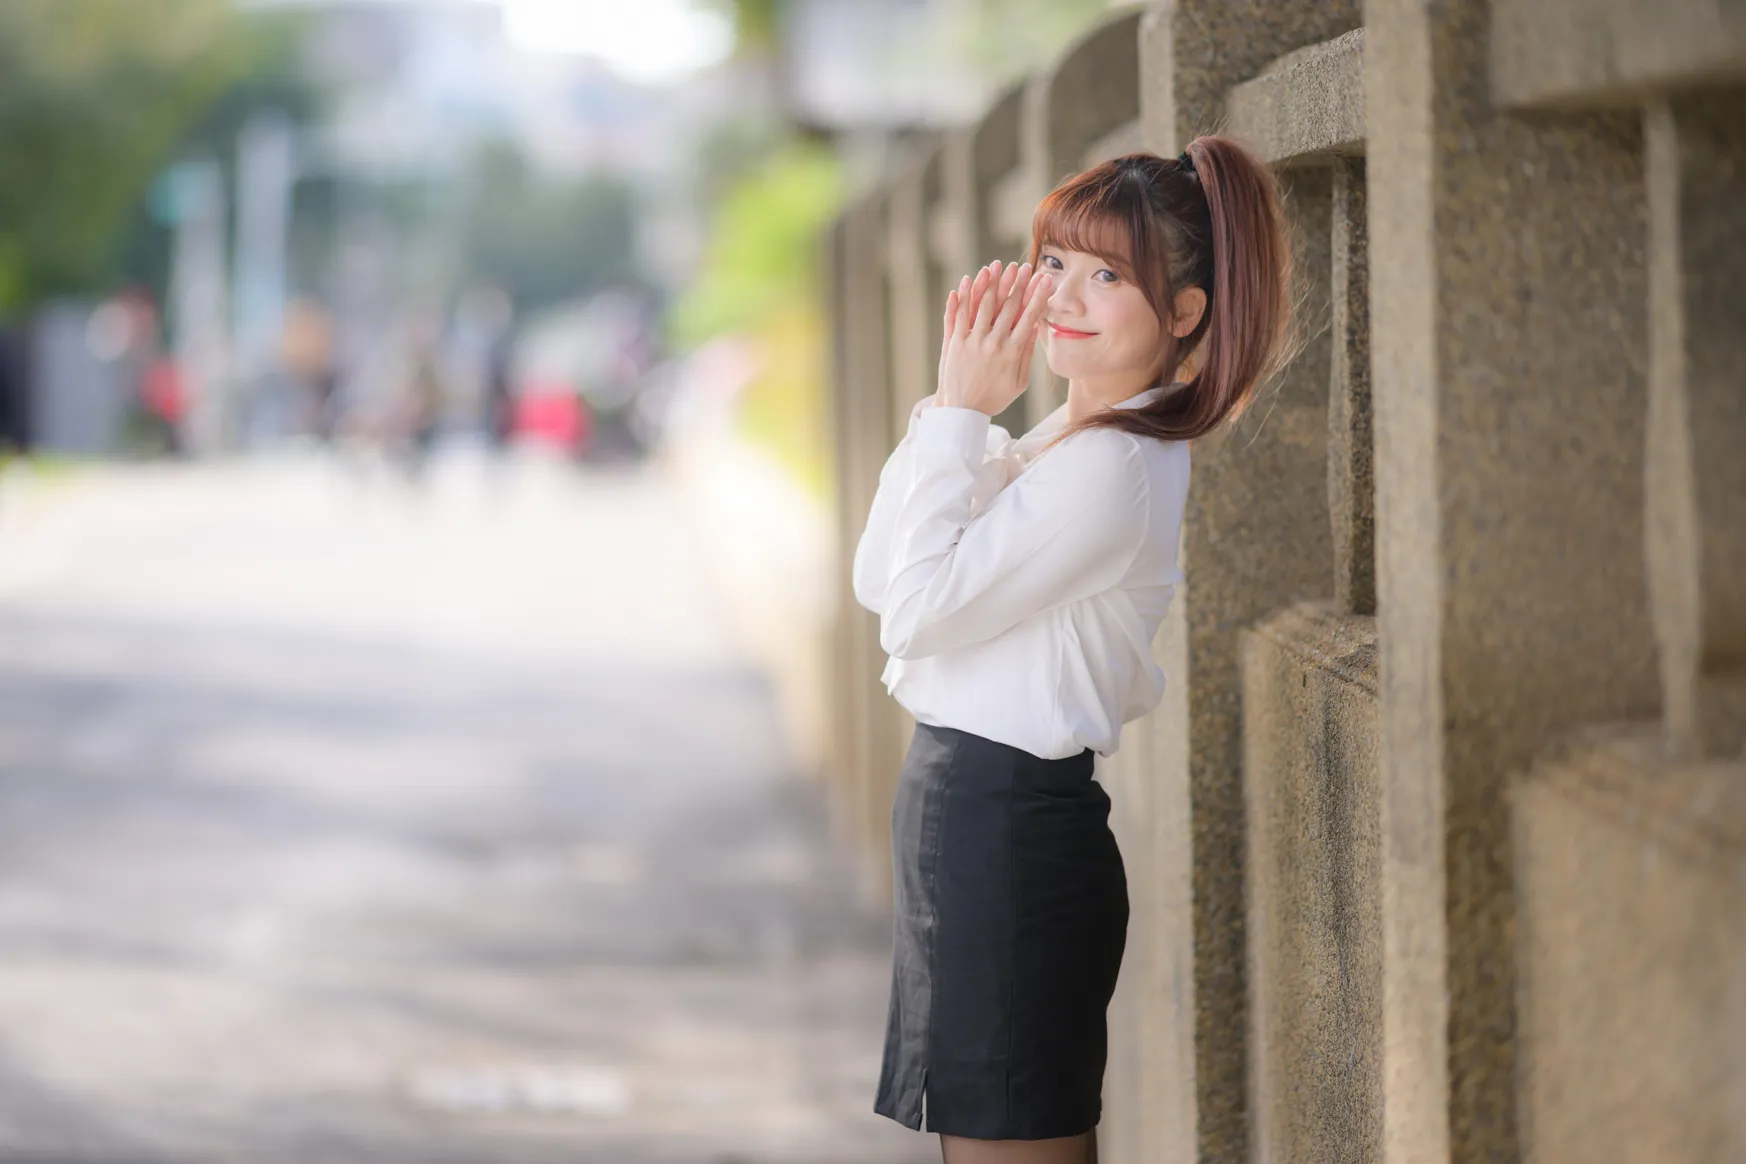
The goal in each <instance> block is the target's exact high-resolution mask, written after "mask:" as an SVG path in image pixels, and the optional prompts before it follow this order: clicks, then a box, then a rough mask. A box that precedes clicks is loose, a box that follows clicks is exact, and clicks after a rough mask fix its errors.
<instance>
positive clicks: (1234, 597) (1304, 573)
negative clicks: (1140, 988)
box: [1141, 0, 1361, 1162]
mask: <svg viewBox="0 0 1746 1164" xmlns="http://www.w3.org/2000/svg"><path fill="white" fill-rule="evenodd" d="M1360 23H1361V12H1360V7H1359V5H1357V4H1355V3H1350V4H1348V3H1336V4H1317V5H1302V4H1290V3H1283V2H1281V3H1239V4H1228V3H1213V2H1211V0H1204V2H1202V0H1190V2H1182V3H1173V4H1164V5H1158V6H1155V7H1154V8H1153V9H1152V10H1151V11H1150V12H1149V13H1148V15H1147V18H1146V20H1145V21H1143V22H1142V25H1141V61H1142V69H1141V110H1142V120H1143V123H1144V133H1145V139H1146V142H1147V145H1148V146H1149V147H1150V148H1151V149H1153V150H1155V151H1156V152H1158V153H1161V154H1165V155H1171V154H1175V153H1177V152H1179V151H1180V150H1181V149H1182V146H1183V145H1184V144H1185V143H1186V142H1187V141H1188V140H1189V139H1190V138H1192V137H1194V136H1195V135H1196V134H1198V133H1201V132H1207V131H1211V130H1213V129H1216V128H1218V125H1219V123H1220V121H1221V120H1222V118H1223V116H1224V113H1225V99H1226V94H1227V91H1228V90H1229V89H1230V87H1231V86H1233V85H1236V84H1239V83H1241V82H1243V81H1247V80H1249V79H1251V78H1253V77H1254V76H1255V75H1256V74H1257V73H1259V72H1260V71H1261V69H1262V68H1264V67H1265V66H1266V65H1267V64H1268V63H1270V62H1271V61H1273V60H1275V59H1277V58H1278V57H1280V56H1283V55H1284V54H1286V53H1288V52H1290V51H1292V50H1294V49H1298V48H1302V47H1304V46H1306V45H1313V44H1318V43H1320V42H1323V41H1327V40H1330V39H1332V38H1334V37H1336V36H1339V35H1341V34H1342V33H1345V32H1348V31H1350V30H1352V29H1353V28H1356V27H1357V26H1358V25H1359V24H1360ZM1292 180H1293V182H1294V184H1295V192H1294V193H1293V195H1292V196H1291V202H1292V209H1293V213H1294V215H1295V217H1296V219H1297V223H1298V225H1297V229H1296V230H1295V232H1294V240H1293V241H1294V248H1295V249H1296V251H1297V252H1298V259H1299V262H1300V264H1301V269H1302V270H1303V272H1304V274H1305V280H1304V284H1303V294H1304V296H1305V297H1306V299H1307V306H1308V312H1307V315H1306V317H1305V318H1306V321H1307V324H1308V326H1307V327H1306V329H1305V330H1306V331H1307V333H1308V334H1309V335H1310V336H1311V337H1313V338H1312V339H1311V341H1310V342H1309V343H1308V344H1307V346H1306V347H1305V348H1304V350H1303V351H1302V353H1301V354H1300V356H1299V358H1298V359H1297V360H1296V361H1295V362H1294V363H1293V365H1292V366H1291V368H1290V369H1288V370H1287V371H1286V373H1285V374H1284V375H1283V376H1282V377H1281V378H1280V380H1279V381H1278V382H1277V383H1276V384H1274V385H1271V386H1269V389H1268V390H1267V391H1266V393H1264V395H1263V397H1262V398H1261V399H1259V400H1258V401H1257V402H1256V404H1255V406H1254V407H1253V409H1251V411H1250V412H1249V413H1248V414H1247V415H1246V416H1245V417H1244V418H1243V419H1242V421H1241V422H1239V423H1238V424H1236V425H1235V426H1234V427H1232V428H1228V429H1227V430H1226V431H1225V432H1224V433H1221V434H1219V435H1216V436H1213V437H1210V438H1207V439H1205V440H1202V441H1198V442H1196V447H1195V469H1194V482H1193V484H1192V486H1191V487H1190V493H1189V501H1188V510H1187V514H1186V518H1185V524H1184V530H1183V563H1184V568H1185V570H1187V572H1188V583H1187V585H1186V586H1185V587H1184V588H1183V590H1182V592H1181V593H1180V594H1179V595H1178V597H1177V602H1176V605H1175V609H1174V610H1173V612H1172V616H1171V617H1172V619H1174V618H1178V617H1180V618H1181V619H1182V623H1181V625H1180V626H1179V627H1169V626H1167V627H1166V629H1165V631H1164V632H1163V634H1164V635H1167V636H1176V635H1179V636H1180V638H1179V640H1178V641H1179V642H1180V644H1181V647H1180V649H1181V650H1182V651H1183V652H1184V654H1183V658H1182V663H1181V666H1182V670H1180V671H1177V672H1172V674H1173V675H1174V676H1178V677H1179V681H1180V683H1181V686H1182V689H1183V690H1182V694H1183V695H1184V696H1185V697H1186V700H1187V704H1186V707H1185V708H1183V709H1181V710H1180V714H1181V715H1182V716H1184V717H1185V721H1186V722H1185V726H1184V727H1183V728H1182V730H1179V731H1178V732H1176V733H1175V734H1173V735H1172V737H1171V738H1169V739H1168V740H1165V741H1163V742H1162V745H1161V747H1160V748H1159V749H1158V751H1157V753H1156V755H1155V760H1154V772H1155V773H1156V775H1155V776H1154V779H1155V780H1156V781H1158V782H1159V784H1160V790H1161V793H1163V792H1167V791H1169V790H1173V789H1179V790H1181V793H1180V794H1181V795H1183V796H1184V797H1185V799H1184V800H1183V801H1182V802H1181V803H1179V804H1176V805H1171V806H1163V805H1160V806H1159V807H1158V808H1157V809H1155V817H1156V820H1157V821H1158V827H1157V832H1156V834H1155V835H1156V838H1157V839H1156V842H1155V843H1156V844H1158V845H1160V846H1162V847H1168V848H1170V849H1172V850H1173V851H1175V852H1179V853H1187V854H1191V855H1192V864H1193V867H1192V875H1191V877H1190V878H1189V880H1187V881H1178V882H1174V883H1161V884H1160V886H1159V887H1158V892H1159V895H1160V900H1159V902H1158V908H1159V909H1160V910H1162V911H1163V912H1164V913H1165V914H1166V915H1168V916H1167V919H1166V920H1164V921H1162V922H1161V923H1160V928H1161V930H1162V931H1165V932H1173V933H1175V932H1181V931H1182V927H1183V925H1184V924H1185V923H1186V924H1189V925H1191V929H1190V931H1189V932H1192V935H1193V938H1192V942H1191V943H1187V944H1184V943H1181V942H1177V943H1175V944H1174V945H1173V946H1172V947H1171V948H1169V949H1168V950H1167V951H1166V952H1165V954H1164V956H1165V957H1167V958H1168V959H1170V963H1169V969H1168V970H1167V971H1164V972H1163V974H1164V977H1165V978H1166V980H1168V981H1170V982H1171V983H1172V985H1173V989H1172V992H1171V993H1170V994H1169V995H1168V996H1167V997H1168V999H1169V1003H1168V1005H1166V1006H1162V1007H1160V1008H1159V1012H1158V1013H1157V1014H1155V1015H1154V1016H1153V1020H1152V1024H1153V1029H1154V1030H1155V1031H1156V1037H1157V1038H1159V1039H1160V1040H1162V1041H1163V1042H1164V1043H1165V1044H1166V1049H1165V1050H1162V1051H1161V1052H1160V1053H1159V1055H1158V1056H1157V1058H1156V1060H1155V1064H1156V1071H1157V1074H1155V1075H1154V1076H1153V1078H1152V1079H1151V1081H1150V1083H1149V1086H1150V1087H1151V1088H1152V1089H1153V1090H1155V1091H1157V1090H1166V1089H1176V1088H1184V1087H1190V1086H1191V1090H1192V1094H1193V1095H1194V1104H1195V1124H1194V1126H1193V1127H1192V1128H1189V1127H1186V1126H1184V1125H1183V1123H1182V1122H1181V1121H1179V1120H1176V1119H1174V1118H1171V1117H1170V1116H1167V1115H1166V1114H1165V1113H1164V1111H1163V1110H1162V1109H1161V1110H1160V1113H1159V1115H1158V1116H1157V1117H1156V1118H1154V1119H1153V1120H1152V1121H1150V1122H1149V1124H1148V1128H1147V1137H1148V1141H1149V1144H1150V1145H1152V1146H1154V1150H1155V1151H1157V1152H1158V1153H1159V1154H1158V1156H1157V1158H1159V1159H1168V1160H1195V1159H1198V1160H1216V1161H1232V1162H1236V1161H1246V1160H1247V1159H1248V1158H1249V1155H1250V1152H1249V1148H1248V1144H1247V1127H1248V1116H1247V1113H1246V1110H1245V1107H1246V1102H1245V1095H1246V1088H1247V1039H1248V1031H1249V1024H1248V1019H1247V988H1246V984H1245V981H1244V957H1245V955H1244V950H1245V936H1244V918H1243V908H1244V895H1243V878H1244V873H1243V868H1242V860H1241V854H1242V852H1243V849H1244V820H1243V795H1242V786H1241V781H1240V778H1239V773H1240V765H1241V728H1240V725H1241V696H1240V691H1239V674H1238V666H1237V647H1238V644H1237V630H1238V628H1239V627H1242V626H1244V625H1247V624H1249V623H1251V622H1253V621H1254V620H1256V619H1259V618H1261V617H1263V616H1265V615H1267V614H1269V613H1271V612H1272V611H1274V610H1276V609H1279V608H1280V607H1282V606H1285V605H1286V604H1288V603H1291V602H1295V601H1298V600H1302V599H1311V598H1329V597H1331V596H1332V594H1333V590H1334V575H1333V551H1332V546H1331V544H1330V540H1331V534H1330V529H1329V518H1328V509H1327V460H1326V458H1327V426H1328V376H1329V366H1328V358H1329V357H1328V337H1327V324H1328V314H1327V313H1328V300H1327V295H1328V281H1327V273H1328V271H1329V265H1330V259H1329V255H1328V245H1329V218H1328V216H1329V203H1330V201H1331V182H1330V177H1329V175H1328V173H1327V172H1326V170H1320V171H1317V170H1314V169H1306V170H1304V171H1301V172H1300V173H1296V174H1293V175H1292ZM1166 666H1168V664H1166ZM1185 1059H1186V1061H1187V1062H1189V1063H1192V1075H1193V1082H1192V1085H1190V1084H1189V1083H1188V1081H1187V1080H1185V1079H1183V1078H1182V1077H1181V1074H1180V1072H1181V1070H1182V1066H1183V1064H1184V1061H1185Z"/></svg>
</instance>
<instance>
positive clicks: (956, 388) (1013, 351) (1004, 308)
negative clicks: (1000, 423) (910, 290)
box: [934, 261, 1054, 416]
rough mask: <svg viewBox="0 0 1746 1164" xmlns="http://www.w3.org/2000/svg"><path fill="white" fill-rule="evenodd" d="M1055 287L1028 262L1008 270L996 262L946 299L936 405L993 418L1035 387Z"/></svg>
mask: <svg viewBox="0 0 1746 1164" xmlns="http://www.w3.org/2000/svg"><path fill="white" fill-rule="evenodd" d="M1053 286H1054V282H1053V280H1052V279H1051V278H1050V277H1049V275H1048V274H1046V273H1042V272H1032V270H1031V265H1030V264H1029V263H1021V264H1019V265H1017V266H1005V267H1004V268H1003V266H1002V264H1001V263H1000V262H998V261H996V262H993V263H990V264H989V265H988V266H986V267H984V268H982V269H981V270H980V271H978V272H977V273H976V276H975V278H974V279H972V278H971V277H970V276H968V275H966V276H964V278H963V279H962V280H960V281H959V283H958V288H957V290H955V291H953V292H952V293H951V294H949V295H947V296H946V327H945V342H944V343H942V344H941V345H940V387H939V391H938V392H937V393H936V394H935V398H934V403H935V404H936V405H939V406H942V407H950V408H974V409H976V410H977V411H979V412H986V413H987V414H988V415H990V416H994V415H996V414H998V413H1000V412H1001V411H1003V410H1004V409H1005V408H1006V407H1007V405H1009V404H1011V403H1012V402H1013V401H1014V400H1017V399H1018V398H1019V396H1020V395H1022V394H1023V393H1024V390H1025V387H1026V386H1027V385H1028V383H1029V382H1030V375H1031V354H1032V353H1033V352H1034V351H1035V350H1036V343H1037V328H1038V325H1039V323H1040V322H1041V320H1042V316H1043V307H1044V305H1045V304H1046V303H1047V302H1048V301H1049V292H1050V290H1051V289H1052V287H1053Z"/></svg>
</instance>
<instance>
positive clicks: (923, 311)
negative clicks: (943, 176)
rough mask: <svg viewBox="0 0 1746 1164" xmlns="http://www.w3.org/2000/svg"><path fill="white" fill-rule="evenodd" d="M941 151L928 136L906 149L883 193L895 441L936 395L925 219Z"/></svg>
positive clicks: (936, 322) (935, 318)
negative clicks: (914, 412)
mask: <svg viewBox="0 0 1746 1164" xmlns="http://www.w3.org/2000/svg"><path fill="white" fill-rule="evenodd" d="M939 150H940V145H939V141H938V139H937V138H935V137H933V136H932V135H929V136H927V137H924V138H920V139H917V140H914V141H911V142H909V143H907V145H906V147H905V149H904V151H903V156H902V160H901V162H900V163H899V165H898V166H897V168H896V171H895V173H893V175H892V177H891V179H890V181H889V182H888V183H887V187H886V188H887V189H888V190H889V192H890V215H889V219H888V222H887V232H886V240H887V241H886V247H885V255H886V262H887V265H888V270H889V272H890V277H889V280H888V290H889V293H890V297H891V298H890V305H889V309H888V310H889V312H890V318H891V363H890V368H891V407H892V419H891V424H892V429H893V431H894V433H895V434H896V436H898V437H901V436H902V435H903V433H904V432H905V431H906V430H907V428H908V425H909V413H910V410H911V409H912V408H914V407H915V403H916V401H918V400H920V399H921V398H922V397H924V396H926V395H927V394H928V393H930V392H932V391H933V390H934V387H935V380H936V379H937V378H938V371H939V363H940V342H939V341H940V335H941V330H942V328H941V317H940V312H939V311H936V310H935V309H934V308H935V304H934V296H933V287H934V278H933V274H932V267H933V263H932V256H931V255H930V254H929V250H930V243H929V238H928V226H929V222H928V215H929V211H930V209H931V207H932V206H933V205H934V204H935V203H937V202H938V200H939V186H940V165H939ZM943 306H944V305H943V304H942V305H941V307H942V309H943Z"/></svg>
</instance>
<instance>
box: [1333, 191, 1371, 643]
mask: <svg viewBox="0 0 1746 1164" xmlns="http://www.w3.org/2000/svg"><path fill="white" fill-rule="evenodd" d="M1333 183H1334V190H1333V209H1332V212H1331V218H1332V229H1333V238H1332V240H1331V243H1330V248H1329V249H1330V252H1331V253H1330V256H1329V257H1330V259H1331V261H1332V267H1333V270H1332V276H1331V279H1330V286H1329V296H1328V297H1329V301H1330V304H1331V308H1332V335H1331V337H1330V343H1331V344H1332V349H1331V352H1330V362H1331V367H1330V369H1329V378H1330V382H1329V388H1328V515H1329V520H1330V521H1331V522H1332V523H1333V536H1334V601H1335V603H1336V604H1337V605H1338V606H1339V608H1340V609H1341V610H1344V611H1347V612H1349V613H1351V614H1370V615H1373V614H1375V613H1376V475H1375V471H1374V466H1375V457H1374V447H1373V446H1374V441H1373V438H1372V434H1371V428H1372V425H1371V408H1370V243H1369V233H1368V219H1369V212H1368V211H1367V210H1366V208H1365V202H1364V193H1365V180H1364V162H1363V160H1362V159H1356V158H1341V159H1338V160H1337V161H1335V162H1334V165H1333Z"/></svg>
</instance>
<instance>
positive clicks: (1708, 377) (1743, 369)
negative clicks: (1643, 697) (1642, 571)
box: [1646, 90, 1746, 757]
mask: <svg viewBox="0 0 1746 1164" xmlns="http://www.w3.org/2000/svg"><path fill="white" fill-rule="evenodd" d="M1646 129H1647V152H1648V164H1647V167H1646V168H1647V179H1648V188H1649V220H1650V230H1649V238H1650V275H1649V321H1650V322H1649V327H1650V331H1649V354H1650V377H1649V383H1650V396H1649V431H1648V447H1649V452H1648V456H1649V477H1648V507H1649V513H1650V521H1649V523H1648V533H1649V539H1650V540H1649V543H1648V546H1647V549H1648V561H1649V570H1650V574H1649V580H1650V583H1651V586H1650V595H1651V599H1652V601H1653V603H1654V613H1655V629H1656V638H1657V642H1658V644H1659V646H1660V651H1661V678H1662V689H1663V699H1664V703H1665V720H1666V724H1667V731H1668V737H1669V739H1670V740H1671V741H1672V742H1673V743H1674V745H1675V746H1676V747H1677V748H1678V749H1679V750H1680V751H1681V753H1682V754H1684V755H1687V756H1692V757H1696V756H1717V757H1719V756H1737V755H1740V754H1741V751H1742V749H1746V390H1743V388H1742V386H1743V385H1746V328H1743V327H1742V320H1743V319H1746V213H1743V212H1742V207H1746V94H1743V93H1742V92H1740V91H1738V90H1736V91H1733V92H1729V93H1720V94H1706V95H1702V96H1694V97H1683V98H1679V99H1676V100H1673V101H1663V102H1658V103H1657V104H1655V105H1654V106H1653V107H1651V108H1650V110H1649V112H1648V116H1647V119H1646Z"/></svg>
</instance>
